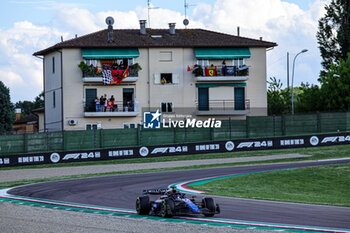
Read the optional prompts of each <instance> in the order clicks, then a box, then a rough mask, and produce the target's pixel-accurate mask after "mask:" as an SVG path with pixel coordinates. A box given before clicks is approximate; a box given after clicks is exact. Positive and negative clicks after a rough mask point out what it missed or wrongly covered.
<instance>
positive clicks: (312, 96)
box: [294, 83, 323, 113]
mask: <svg viewBox="0 0 350 233" xmlns="http://www.w3.org/2000/svg"><path fill="white" fill-rule="evenodd" d="M299 89H300V93H299V94H298V95H297V96H296V98H295V100H296V101H295V103H294V105H295V112H296V113H305V112H317V111H320V110H321V109H322V108H323V106H322V103H321V101H320V96H321V90H320V88H319V86H317V85H311V86H310V84H308V83H306V84H304V83H301V87H300V88H299Z"/></svg>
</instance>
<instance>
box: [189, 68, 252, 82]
mask: <svg viewBox="0 0 350 233" xmlns="http://www.w3.org/2000/svg"><path fill="white" fill-rule="evenodd" d="M202 69H203V72H198V71H197V72H196V73H197V75H196V77H195V78H196V81H245V80H248V77H249V66H243V67H238V66H226V67H225V68H223V67H222V66H209V67H203V68H202Z"/></svg>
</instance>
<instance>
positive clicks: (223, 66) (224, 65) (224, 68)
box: [221, 60, 226, 76]
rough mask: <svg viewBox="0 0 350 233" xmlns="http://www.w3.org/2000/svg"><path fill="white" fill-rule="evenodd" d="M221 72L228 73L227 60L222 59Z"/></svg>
mask: <svg viewBox="0 0 350 233" xmlns="http://www.w3.org/2000/svg"><path fill="white" fill-rule="evenodd" d="M221 73H222V75H223V76H225V75H226V63H225V60H223V61H222V68H221Z"/></svg>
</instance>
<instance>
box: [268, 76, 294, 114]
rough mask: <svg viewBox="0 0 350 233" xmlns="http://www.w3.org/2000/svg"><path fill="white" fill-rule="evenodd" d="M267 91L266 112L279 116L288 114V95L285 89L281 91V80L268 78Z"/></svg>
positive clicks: (289, 102) (289, 100)
mask: <svg viewBox="0 0 350 233" xmlns="http://www.w3.org/2000/svg"><path fill="white" fill-rule="evenodd" d="M267 83H268V84H269V87H268V91H267V111H268V114H269V115H281V114H284V113H288V112H289V106H290V105H291V99H290V93H289V92H288V90H287V89H284V90H282V83H281V80H277V79H276V78H275V77H270V81H268V82H267Z"/></svg>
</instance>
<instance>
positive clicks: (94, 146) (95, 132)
mask: <svg viewBox="0 0 350 233" xmlns="http://www.w3.org/2000/svg"><path fill="white" fill-rule="evenodd" d="M96 131H97V129H94V149H96Z"/></svg>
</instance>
